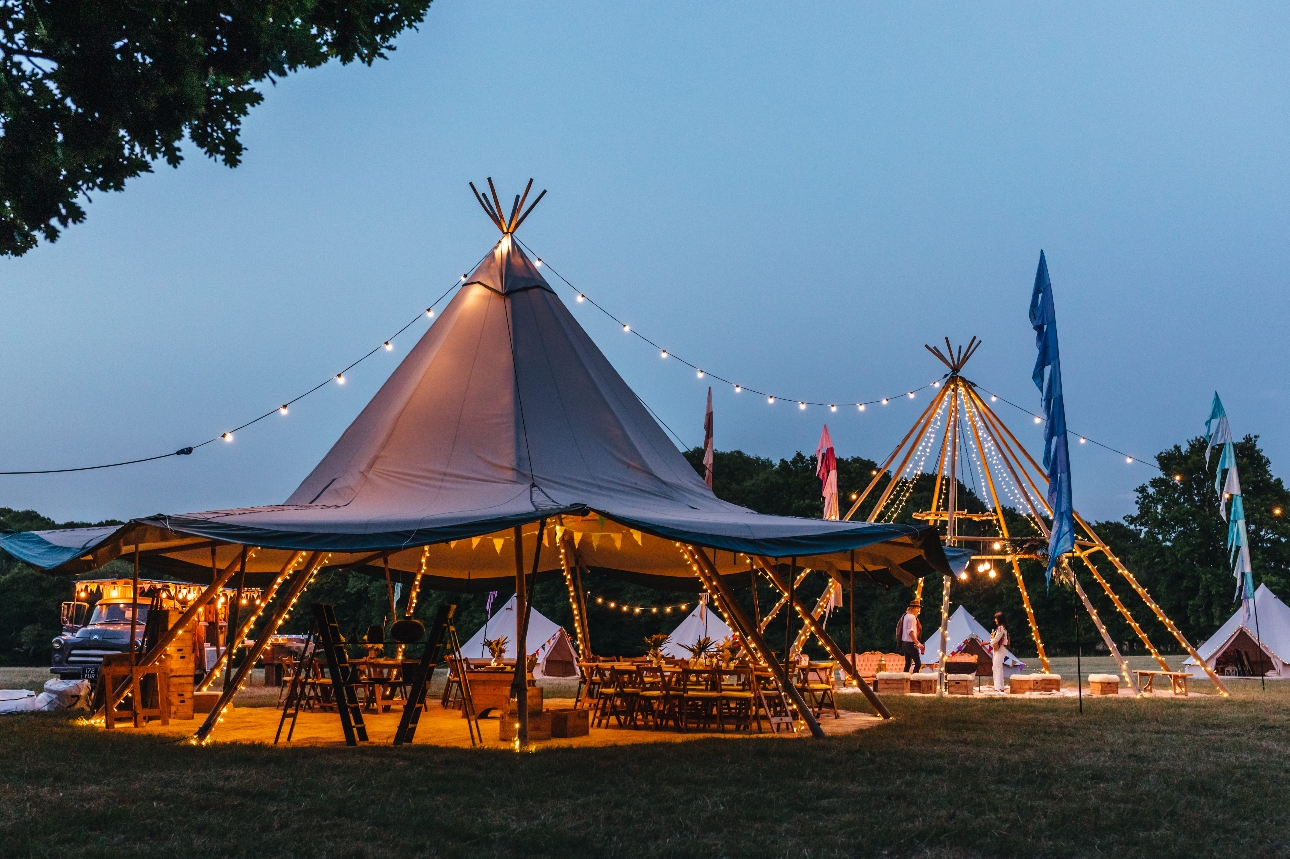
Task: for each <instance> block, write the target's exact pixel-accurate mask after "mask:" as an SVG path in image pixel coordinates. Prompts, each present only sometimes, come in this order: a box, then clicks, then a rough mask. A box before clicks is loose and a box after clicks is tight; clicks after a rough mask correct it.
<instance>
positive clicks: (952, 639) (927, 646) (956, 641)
mask: <svg viewBox="0 0 1290 859" xmlns="http://www.w3.org/2000/svg"><path fill="white" fill-rule="evenodd" d="M946 633H947V637H946V642H947V644H946V646H947V647H949V649H950V653H951V654H953V653H957V652H958V651H959V649H960V648H962V646H963V645H964V644H965V643H966V642H967V640H968V639H969V638H975V639H976V640H977V641H979V642H981V644H982V645H984V646H985V647H986V648H987V652H988V648H989V645H990V631H989V630H988V629H986V628H985V627H984V626H982V625H981V624H980V623H978V622H977V619H976V618H974V617H973V616H972V613H971V612H969V611H968V610H967V607H966V606H962V605H960V606H959V607H958V608H957V609H955V610H954V613H953V614H952V615H950V620H949V623H948V624H946ZM1010 634H1011V633H1010ZM940 654H941V628H940V627H939V626H938V627H936V629H935V630H933V631H932V634H931V635H930V636H928V638H927V640H926V641H924V642H923V661H924V662H929V663H930V662H939V661H940V658H941V655H940ZM1003 665H1004V667H1005V668H1025V667H1026V663H1024V662H1022V661H1021V660H1020V659H1018V658H1017V657H1015V656H1013V655H1012V651H1011V650H1007V649H1005V650H1004V651H1003Z"/></svg>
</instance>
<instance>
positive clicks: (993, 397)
mask: <svg viewBox="0 0 1290 859" xmlns="http://www.w3.org/2000/svg"><path fill="white" fill-rule="evenodd" d="M998 400H999V398H998V397H996V396H995V395H994V394H991V395H990V402H992V403H994V402H998Z"/></svg>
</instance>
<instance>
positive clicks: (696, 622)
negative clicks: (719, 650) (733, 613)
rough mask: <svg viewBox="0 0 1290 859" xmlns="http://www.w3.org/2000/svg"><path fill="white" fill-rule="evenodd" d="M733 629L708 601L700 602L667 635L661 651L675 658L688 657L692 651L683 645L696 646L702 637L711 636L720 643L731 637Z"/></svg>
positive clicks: (714, 641) (715, 641)
mask: <svg viewBox="0 0 1290 859" xmlns="http://www.w3.org/2000/svg"><path fill="white" fill-rule="evenodd" d="M732 634H733V633H732V631H731V629H730V627H729V626H727V625H726V622H725V621H723V620H722V619H721V618H720V617H718V616H717V613H716V612H715V611H713V610H712V607H711V606H709V605H707V604H706V603H703V602H700V603H699V604H698V605H696V606H695V607H694V611H692V612H690V613H689V614H688V615H686V618H685V620H683V621H681V622H680V624H678V625H677V627H676V629H674V630H672V634H671V635H669V636H668V637H667V641H666V642H664V644H663V646H662V647H661V648H659V649H660V651H661V652H662V653H663V655H664V656H670V657H672V658H673V659H688V658H689V657H690V651H688V650H686V649H685V647H684V646H683V645H689V646H691V647H693V646H694V643H695V642H697V641H698V640H699V639H700V638H704V637H707V638H710V639H712V641H713V643H714V644H715V643H718V642H720V641H721V640H722V639H725V638H729V637H730V636H731V635H732Z"/></svg>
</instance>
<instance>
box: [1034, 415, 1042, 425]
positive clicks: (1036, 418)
mask: <svg viewBox="0 0 1290 859" xmlns="http://www.w3.org/2000/svg"><path fill="white" fill-rule="evenodd" d="M1041 420H1042V419H1041V418H1040V417H1039V415H1035V423H1039V422H1040V421H1041Z"/></svg>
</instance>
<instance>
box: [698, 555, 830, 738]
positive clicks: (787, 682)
mask: <svg viewBox="0 0 1290 859" xmlns="http://www.w3.org/2000/svg"><path fill="white" fill-rule="evenodd" d="M681 552H682V554H683V555H684V556H685V558H686V560H687V561H689V562H690V566H691V567H692V568H693V569H694V571H695V573H696V574H697V575H698V576H699V580H700V581H702V582H703V584H704V585H705V586H706V587H708V588H710V589H711V590H712V591H713V592H714V593H716V594H717V595H718V596H720V598H721V599H722V600H724V601H725V604H726V609H727V612H728V616H729V618H730V619H731V620H732V621H734V624H735V626H736V627H738V629H739V634H740V635H742V636H743V639H744V643H745V644H748V645H751V647H752V649H753V650H755V651H756V655H757V656H758V657H759V658H760V659H761V661H762V662H763V663H765V664H766V665H767V666H768V667H769V668H770V670H771V671H773V672H774V673H775V679H776V680H777V681H779V685H780V688H781V689H783V691H784V695H785V696H786V697H787V698H788V700H790V701H792V702H793V707H794V708H796V709H797V713H798V715H799V716H801V717H802V721H804V722H805V723H806V727H807V729H808V730H810V732H811V736H813V737H815V738H816V739H824V729H823V728H821V727H820V723H819V721H818V720H816V718H815V714H814V713H812V712H811V708H810V707H809V706H807V704H806V700H805V699H803V698H802V693H801V691H800V690H799V689H798V688H797V687H796V686H794V685H793V684H792V682H791V678H790V677H789V676H788V672H786V671H784V669H783V667H782V666H781V665H780V664H779V663H778V662H777V661H776V660H775V659H774V657H773V655H772V654H771V651H770V648H769V647H767V646H766V641H765V639H763V638H762V637H761V633H760V632H758V631H757V628H756V627H754V626H752V625H751V624H750V623H749V622H748V616H747V615H746V614H744V609H743V606H741V605H740V604H739V603H738V602H737V601H736V600H735V598H734V596H733V595H732V594H731V593H730V591H729V590H728V589H727V588H726V583H725V582H723V581H722V580H721V574H720V573H718V572H717V568H716V567H715V566H713V564H712V561H711V560H709V559H708V555H707V553H706V552H704V551H703V549H702V548H700V547H699V546H694V545H690V544H681Z"/></svg>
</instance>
